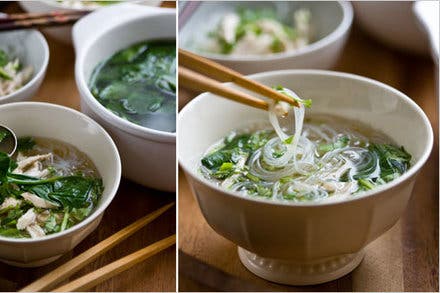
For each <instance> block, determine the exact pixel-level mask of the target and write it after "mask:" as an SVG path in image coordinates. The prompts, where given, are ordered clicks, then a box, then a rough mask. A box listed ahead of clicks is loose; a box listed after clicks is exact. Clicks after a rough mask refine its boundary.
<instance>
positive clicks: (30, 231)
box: [0, 102, 121, 267]
mask: <svg viewBox="0 0 440 293" xmlns="http://www.w3.org/2000/svg"><path fill="white" fill-rule="evenodd" d="M23 113H26V119H23ZM0 124H1V125H4V126H7V127H8V128H10V129H11V130H13V132H14V133H15V134H16V136H17V137H18V146H17V150H16V151H15V153H14V154H13V155H12V156H11V157H9V156H8V155H7V154H5V153H3V152H0V261H3V262H6V263H8V264H11V265H15V266H23V267H34V266H41V265H45V264H47V263H50V262H52V261H54V260H56V259H57V258H58V257H60V256H61V255H63V254H64V253H66V252H68V251H70V250H72V249H73V248H74V247H75V246H76V245H77V244H78V243H79V242H81V241H82V240H83V239H84V238H85V237H87V235H89V234H90V233H91V232H92V231H93V230H95V229H96V227H97V226H98V224H99V223H100V221H101V219H102V216H103V213H104V210H105V209H106V208H107V206H108V205H109V204H110V202H111V201H112V200H113V197H114V196H115V194H116V191H117V189H118V186H119V181H120V178H121V163H120V159H119V155H118V150H117V149H116V146H115V144H114V142H113V141H112V139H111V138H110V136H109V135H108V134H107V132H105V130H104V129H103V128H102V127H101V126H99V125H98V124H97V123H96V122H95V121H93V120H92V119H90V118H89V117H87V116H86V115H84V114H82V113H80V112H78V111H75V110H73V109H69V108H66V107H62V106H58V105H52V104H47V103H37V102H20V103H10V104H5V105H1V106H0ZM8 135H10V134H9V132H3V133H0V140H2V141H3V140H5V139H7V136H8Z"/></svg>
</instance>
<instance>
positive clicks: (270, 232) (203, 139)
mask: <svg viewBox="0 0 440 293" xmlns="http://www.w3.org/2000/svg"><path fill="white" fill-rule="evenodd" d="M251 78H252V79H255V80H257V81H259V82H262V83H264V84H266V85H269V86H273V85H283V86H285V87H287V88H291V89H293V90H294V91H295V92H296V93H298V94H299V95H300V96H301V97H303V98H306V99H312V100H313V106H312V108H311V109H310V110H308V112H307V113H306V117H307V116H312V115H313V114H315V113H325V114H331V115H335V116H339V117H343V118H346V119H351V120H357V121H360V122H363V123H365V124H367V125H369V126H371V127H372V128H373V129H380V130H381V131H383V132H384V133H385V134H386V135H388V136H389V137H390V138H391V139H393V140H394V141H395V142H396V143H397V144H398V145H403V146H404V147H405V149H406V150H407V151H408V152H409V153H410V154H411V155H412V157H413V161H412V166H411V168H410V169H409V170H408V172H407V173H405V174H403V175H402V176H401V177H399V178H397V179H395V180H394V181H392V182H390V183H387V184H385V185H383V186H380V187H377V188H376V189H374V190H371V191H368V192H365V193H362V194H359V195H354V196H352V197H351V198H349V199H346V200H342V201H341V200H340V201H334V202H321V203H319V202H318V203H286V202H275V201H271V200H265V199H261V198H250V197H243V196H240V195H238V194H236V193H233V192H229V191H226V190H224V189H222V188H220V187H218V186H217V185H216V184H214V183H212V182H210V181H208V180H207V179H205V178H203V176H202V175H201V174H200V172H198V166H199V165H198V163H199V161H200V158H201V157H202V155H203V154H204V152H205V151H206V150H207V149H208V147H209V146H211V145H212V144H213V143H214V142H216V141H218V140H219V139H221V138H222V137H224V136H226V135H227V134H228V133H229V132H230V131H231V130H234V129H242V128H244V127H246V126H249V124H252V123H255V122H257V121H267V120H268V114H267V112H265V111H262V110H258V109H254V108H251V107H248V106H245V105H242V104H239V103H236V102H233V101H230V100H227V99H224V98H220V97H218V96H215V95H213V94H211V93H204V94H201V95H200V96H198V97H197V98H195V99H193V100H192V101H191V102H190V103H189V104H188V105H187V106H186V107H185V108H183V110H182V111H181V112H180V113H179V116H178V125H179V129H178V134H179V139H178V142H179V148H178V151H179V163H180V166H181V167H182V168H183V170H184V171H185V174H186V178H187V179H188V181H189V184H190V186H191V189H192V190H193V192H194V196H195V197H196V199H197V202H198V204H199V206H200V209H201V211H202V213H203V216H204V217H205V219H206V221H207V222H208V224H209V225H210V226H211V227H212V228H213V229H214V230H215V231H216V232H218V233H219V234H221V235H222V236H224V237H226V238H227V239H229V240H231V241H233V242H234V243H236V244H237V245H238V246H239V249H238V251H239V256H240V260H241V261H242V263H243V264H244V265H245V266H246V267H247V268H248V269H249V270H250V271H252V272H253V273H255V274H257V275H258V276H260V277H262V278H265V279H268V280H270V281H273V282H278V283H284V284H290V285H308V284H317V283H323V282H327V281H330V280H334V279H336V278H339V277H341V276H343V275H345V274H347V273H349V272H350V271H352V270H353V269H354V268H355V267H356V266H357V265H358V264H359V263H360V262H361V260H362V258H363V256H364V254H363V248H364V247H365V246H366V245H368V244H369V243H370V242H371V241H373V240H375V239H376V238H377V237H379V236H380V235H382V234H383V233H385V232H386V231H387V230H388V229H390V228H391V227H392V226H393V225H394V224H395V223H396V222H397V220H398V219H399V217H400V216H401V214H402V213H403V211H404V210H405V208H406V205H407V202H408V200H409V198H410V196H411V192H412V189H413V186H414V182H415V179H416V175H417V173H418V172H419V170H420V168H421V167H422V166H423V165H424V163H425V162H426V160H427V159H428V156H429V154H430V152H431V149H432V145H433V133H432V128H431V125H430V123H429V120H428V118H427V117H426V115H425V114H424V113H423V111H422V110H421V109H420V108H419V106H417V104H416V103H414V102H413V101H412V100H411V99H410V98H409V97H407V96H406V95H404V94H403V93H401V92H399V91H397V90H395V89H393V88H391V87H390V86H387V85H385V84H383V83H380V82H378V81H375V80H372V79H368V78H364V77H360V76H357V75H352V74H346V73H339V72H332V71H322V70H289V71H287V70H286V71H273V72H266V73H261V74H256V75H253V76H251Z"/></svg>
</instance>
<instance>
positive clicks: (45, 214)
mask: <svg viewBox="0 0 440 293" xmlns="http://www.w3.org/2000/svg"><path fill="white" fill-rule="evenodd" d="M49 217H50V212H49V211H48V210H44V211H42V212H41V213H39V214H38V215H37V222H38V223H39V224H44V223H46V221H47V219H48V218H49Z"/></svg>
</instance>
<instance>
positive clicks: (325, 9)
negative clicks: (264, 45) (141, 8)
mask: <svg viewBox="0 0 440 293" xmlns="http://www.w3.org/2000/svg"><path fill="white" fill-rule="evenodd" d="M237 7H249V8H258V7H273V8H274V9H276V11H277V13H278V15H280V16H281V17H283V16H284V17H287V16H288V15H292V13H293V11H295V10H296V9H298V8H307V9H309V10H310V11H311V14H312V21H311V22H312V27H313V30H314V31H315V34H316V38H317V41H315V42H313V43H312V44H310V45H308V46H306V47H304V48H301V49H299V50H297V51H289V52H283V53H277V54H272V55H267V56H228V55H222V54H212V53H206V52H200V50H199V48H200V44H204V43H205V42H206V40H207V38H208V33H209V32H210V31H212V30H214V29H215V27H216V26H217V24H218V22H219V21H220V19H221V18H222V16H223V15H225V14H226V13H229V12H233V11H235V10H236V8H237ZM352 21H353V10H352V7H351V4H350V3H349V2H346V1H291V2H289V1H279V2H278V1H272V2H269V1H266V2H258V1H253V2H252V1H249V2H248V1H223V2H218V1H212V2H210V1H207V2H200V4H199V6H198V7H197V9H196V10H195V11H194V12H193V14H192V15H191V16H190V18H189V19H188V20H187V21H186V22H185V23H184V24H183V27H181V28H180V30H179V46H180V47H181V48H183V49H186V50H190V51H193V52H195V53H197V54H200V55H202V56H205V57H207V58H210V59H212V60H214V61H217V62H219V63H222V64H224V65H226V66H227V67H230V68H233V69H235V70H237V71H239V72H241V73H256V72H261V71H268V70H279V69H293V68H316V69H328V68H331V67H332V66H333V65H334V64H335V63H336V61H337V60H338V57H339V55H340V53H341V52H342V49H343V47H344V44H345V42H346V40H347V37H348V35H349V31H350V27H351V23H352Z"/></svg>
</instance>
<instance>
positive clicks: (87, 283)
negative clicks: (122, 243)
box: [52, 234, 176, 292]
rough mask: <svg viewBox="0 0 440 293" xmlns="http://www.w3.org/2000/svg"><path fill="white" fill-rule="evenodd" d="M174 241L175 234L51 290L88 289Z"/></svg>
mask: <svg viewBox="0 0 440 293" xmlns="http://www.w3.org/2000/svg"><path fill="white" fill-rule="evenodd" d="M175 243H176V234H174V235H172V236H169V237H167V238H164V239H162V240H160V241H157V242H155V243H153V244H151V245H149V246H146V247H144V248H142V249H140V250H138V251H136V252H134V253H132V254H129V255H127V256H125V257H123V258H120V259H118V260H116V261H114V262H112V263H110V264H108V265H106V266H104V267H102V268H100V269H98V270H96V271H94V272H92V273H89V274H87V275H85V276H82V277H80V278H78V279H76V280H74V281H72V282H70V283H67V284H65V285H63V286H60V287H58V288H56V289H54V290H53V291H52V292H77V291H81V292H84V291H88V290H89V289H91V288H93V287H95V286H96V285H98V284H99V283H101V282H103V281H105V280H107V279H109V278H111V277H113V276H115V275H117V274H119V273H121V272H123V271H125V270H127V269H129V268H131V267H132V266H134V265H135V264H138V263H140V262H142V261H144V260H146V259H147V258H149V257H151V256H153V255H155V254H157V253H159V252H161V251H162V250H164V249H166V248H168V247H170V246H171V245H174V244H175Z"/></svg>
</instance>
